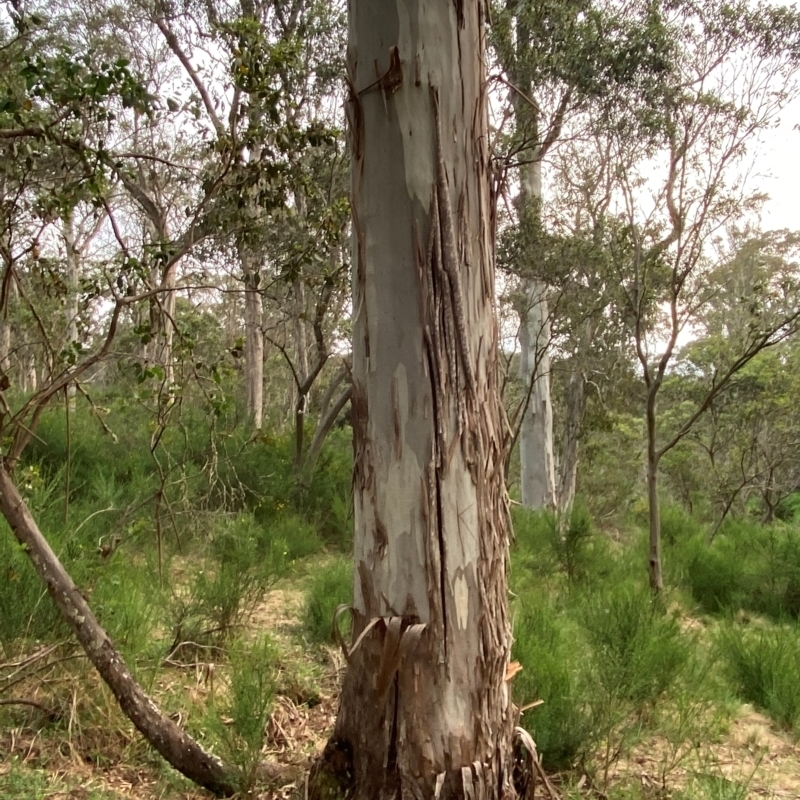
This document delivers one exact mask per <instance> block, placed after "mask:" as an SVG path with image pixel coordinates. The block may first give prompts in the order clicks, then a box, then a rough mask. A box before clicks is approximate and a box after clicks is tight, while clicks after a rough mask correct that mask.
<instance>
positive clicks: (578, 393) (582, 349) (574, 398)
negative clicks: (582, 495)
mask: <svg viewBox="0 0 800 800" xmlns="http://www.w3.org/2000/svg"><path fill="white" fill-rule="evenodd" d="M594 331H595V326H594V324H593V322H592V320H591V319H587V320H586V322H585V324H584V327H583V332H582V335H581V338H580V341H579V343H578V349H577V352H576V353H575V358H574V366H573V368H572V371H571V372H570V376H569V382H568V383H567V397H566V404H565V405H566V408H565V409H564V435H563V438H562V440H561V452H560V458H559V460H558V495H557V496H558V510H559V512H561V513H565V512H568V511H569V510H570V509H571V508H572V504H573V503H574V502H575V493H576V490H577V487H578V460H579V458H578V448H579V444H580V437H581V430H582V429H583V418H584V415H585V414H586V374H585V370H586V366H587V359H588V358H589V349H590V347H591V344H592V336H593V335H594Z"/></svg>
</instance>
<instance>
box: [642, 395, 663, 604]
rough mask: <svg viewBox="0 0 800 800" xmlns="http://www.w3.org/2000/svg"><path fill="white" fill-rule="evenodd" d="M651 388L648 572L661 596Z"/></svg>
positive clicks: (647, 418)
mask: <svg viewBox="0 0 800 800" xmlns="http://www.w3.org/2000/svg"><path fill="white" fill-rule="evenodd" d="M657 391H658V388H656V389H655V390H654V389H653V387H652V386H651V387H650V389H649V391H648V393H647V408H646V411H645V424H646V428H647V502H648V507H649V512H650V513H649V533H650V542H649V548H648V559H647V572H648V577H649V579H650V589H651V591H652V592H653V594H659V593H660V592H661V591H662V590H663V588H664V576H663V573H662V570H661V510H660V508H659V502H658V462H659V460H660V458H659V455H658V451H657V449H656V393H657Z"/></svg>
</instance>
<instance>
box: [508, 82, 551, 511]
mask: <svg viewBox="0 0 800 800" xmlns="http://www.w3.org/2000/svg"><path fill="white" fill-rule="evenodd" d="M517 100H518V102H517V104H516V113H517V119H518V123H520V124H521V123H522V122H524V120H525V117H526V115H529V114H531V113H533V112H532V109H530V108H528V104H527V102H524V103H520V99H519V98H518V99H517ZM521 106H522V107H521ZM531 158H532V163H530V164H526V165H524V166H523V167H522V168H521V170H520V195H519V205H520V215H528V216H535V217H537V218H538V217H540V216H541V210H540V209H541V204H542V162H541V160H540V158H539V154H538V153H536V152H534V153H532V154H531ZM523 266H526V267H527V266H528V265H523ZM522 286H523V295H524V305H523V308H522V310H521V313H520V326H519V341H520V350H521V352H520V360H519V373H520V378H521V380H522V384H523V386H524V387H525V390H526V391H529V395H528V402H527V404H526V406H525V408H524V410H523V415H522V423H521V427H520V431H519V456H520V499H521V501H522V505H524V506H526V507H527V508H555V506H556V472H555V455H554V453H555V451H554V448H553V404H552V400H551V397H550V316H549V310H548V307H547V295H546V290H545V285H544V283H542V282H541V281H538V280H534V279H532V278H523V280H522Z"/></svg>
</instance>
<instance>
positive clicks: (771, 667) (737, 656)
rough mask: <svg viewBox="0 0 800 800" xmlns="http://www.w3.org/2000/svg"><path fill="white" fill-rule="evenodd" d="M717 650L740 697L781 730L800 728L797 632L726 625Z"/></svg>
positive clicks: (799, 641)
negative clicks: (763, 713)
mask: <svg viewBox="0 0 800 800" xmlns="http://www.w3.org/2000/svg"><path fill="white" fill-rule="evenodd" d="M717 647H718V648H719V651H720V653H721V655H722V658H723V660H724V662H725V664H726V666H727V669H728V674H729V676H730V679H731V681H732V682H733V685H734V686H735V687H736V690H737V691H738V692H739V694H740V696H741V697H742V698H743V699H744V700H747V701H749V702H751V703H753V704H755V705H756V706H758V707H759V708H761V709H762V710H764V711H766V713H767V714H769V716H770V717H771V718H772V719H774V720H775V722H777V723H778V724H779V725H781V726H783V727H784V728H790V729H794V728H797V727H798V725H800V680H798V676H800V630H798V628H797V627H796V626H794V625H781V626H779V627H774V628H769V629H754V628H753V627H743V626H737V625H732V624H728V625H726V626H724V627H723V628H722V629H721V630H720V632H719V635H718V637H717Z"/></svg>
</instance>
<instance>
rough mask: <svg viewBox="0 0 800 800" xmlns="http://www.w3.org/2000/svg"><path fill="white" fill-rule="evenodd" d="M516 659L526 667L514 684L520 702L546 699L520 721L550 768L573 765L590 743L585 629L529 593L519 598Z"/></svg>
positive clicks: (544, 599) (522, 705) (527, 703)
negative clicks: (585, 671)
mask: <svg viewBox="0 0 800 800" xmlns="http://www.w3.org/2000/svg"><path fill="white" fill-rule="evenodd" d="M512 658H514V659H515V660H517V661H519V662H520V664H521V665H522V671H521V672H520V673H519V674H518V675H516V676H515V678H514V683H513V686H514V700H515V702H516V703H517V705H518V706H519V707H520V708H525V707H526V706H531V705H532V704H534V703H539V702H540V701H541V704H540V705H535V706H532V707H530V708H528V709H527V710H526V711H524V712H523V716H522V721H521V724H522V725H523V726H524V727H525V729H526V730H527V731H528V732H529V733H530V734H531V736H533V739H534V741H535V742H536V746H537V749H538V751H539V754H540V756H541V758H542V762H543V764H544V765H545V767H546V768H547V769H549V770H561V769H565V768H568V767H570V766H572V765H573V764H574V763H575V762H576V761H577V760H579V758H580V757H581V756H583V755H584V754H585V753H586V751H587V749H588V747H589V746H590V744H591V729H590V718H589V714H588V703H587V697H586V694H585V689H586V687H585V685H582V678H583V674H582V665H583V664H585V640H584V638H583V637H582V636H581V631H580V630H579V628H578V627H577V626H576V625H575V624H574V623H572V621H571V620H569V619H568V618H567V617H566V616H565V615H564V614H559V613H558V612H557V611H556V609H555V607H554V605H553V604H552V603H551V601H550V600H549V598H548V597H547V596H546V595H545V594H543V593H537V592H529V593H527V594H526V595H524V596H523V597H521V598H520V599H519V601H518V602H517V613H516V616H515V621H514V647H513V651H512Z"/></svg>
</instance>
